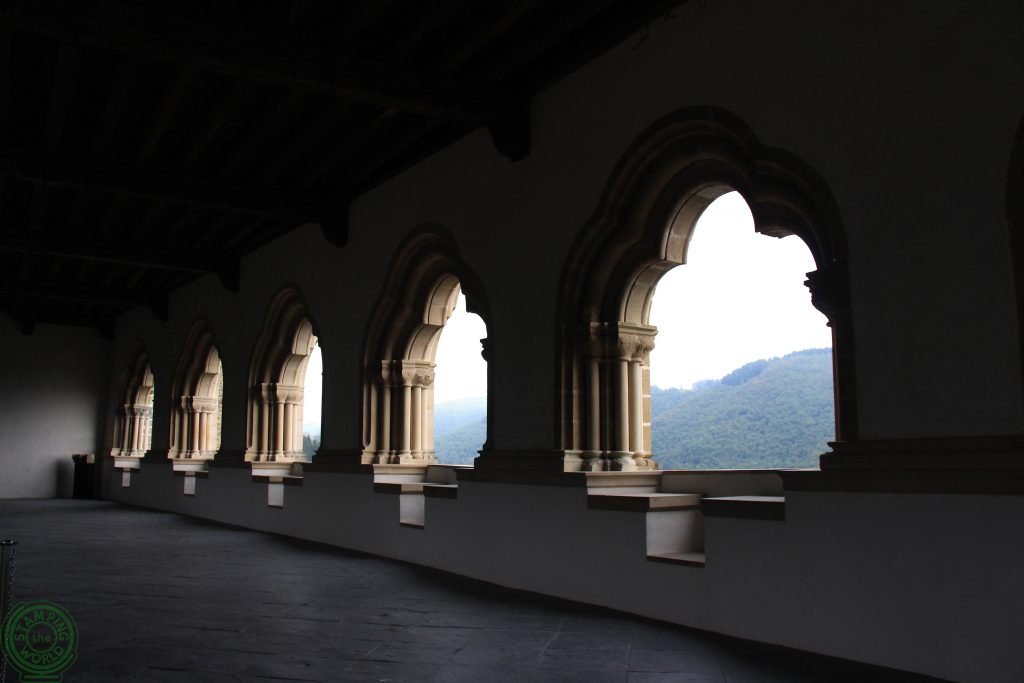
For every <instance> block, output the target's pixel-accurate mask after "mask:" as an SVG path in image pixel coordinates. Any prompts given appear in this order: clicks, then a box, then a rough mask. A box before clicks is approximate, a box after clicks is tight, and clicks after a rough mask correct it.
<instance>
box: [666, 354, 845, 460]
mask: <svg viewBox="0 0 1024 683" xmlns="http://www.w3.org/2000/svg"><path fill="white" fill-rule="evenodd" d="M666 405H668V406H669V407H667V408H666V407H665V406H666ZM651 407H652V413H653V414H654V418H653V422H652V438H653V442H654V443H653V450H654V457H655V459H656V460H657V462H658V465H659V467H661V468H662V469H713V468H730V469H731V468H764V467H815V466H817V464H818V460H817V456H818V455H819V454H820V453H822V452H824V451H825V450H827V448H828V447H827V442H828V441H831V440H832V439H834V438H835V421H834V417H833V414H834V413H833V411H834V407H833V398H832V352H831V350H830V349H810V350H807V351H797V352H795V353H791V354H789V355H786V356H783V357H782V358H772V359H769V360H759V361H755V362H753V363H748V364H747V365H744V366H743V367H741V368H738V369H737V370H734V371H733V372H731V373H729V374H728V375H726V376H725V377H723V378H722V379H721V380H720V381H718V382H715V383H710V384H708V383H704V384H702V385H700V386H699V387H698V388H696V389H694V390H692V391H684V390H680V389H670V390H660V389H655V390H652V394H651Z"/></svg>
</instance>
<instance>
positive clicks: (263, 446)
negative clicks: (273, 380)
mask: <svg viewBox="0 0 1024 683" xmlns="http://www.w3.org/2000/svg"><path fill="white" fill-rule="evenodd" d="M258 414H259V430H260V431H259V436H258V440H257V442H256V453H257V455H266V454H267V453H268V452H269V451H270V402H269V401H268V399H267V390H266V388H265V387H264V388H263V389H262V391H261V394H260V405H259V409H258Z"/></svg>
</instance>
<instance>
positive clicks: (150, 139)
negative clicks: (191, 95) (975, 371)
mask: <svg viewBox="0 0 1024 683" xmlns="http://www.w3.org/2000/svg"><path fill="white" fill-rule="evenodd" d="M195 74H196V70H195V68H193V67H191V66H184V67H182V68H180V69H178V73H177V74H175V76H174V80H173V82H172V83H171V86H170V88H168V89H167V92H166V93H164V96H163V99H162V100H161V102H160V108H159V110H158V112H157V115H156V119H155V120H154V121H153V123H152V124H151V125H150V127H149V133H148V134H147V135H146V138H145V140H143V141H142V145H141V146H140V147H139V163H142V164H146V163H148V162H149V160H150V159H151V158H152V157H153V153H154V152H155V151H156V148H157V145H159V144H160V140H161V139H163V136H164V133H166V132H167V126H168V125H169V124H170V122H171V119H172V118H174V114H175V112H176V111H178V107H179V106H180V105H181V101H182V99H184V97H185V93H186V92H187V91H188V88H189V86H190V85H192V79H193V78H195Z"/></svg>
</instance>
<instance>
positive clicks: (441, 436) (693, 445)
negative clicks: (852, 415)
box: [435, 349, 835, 469]
mask: <svg viewBox="0 0 1024 683" xmlns="http://www.w3.org/2000/svg"><path fill="white" fill-rule="evenodd" d="M651 414H652V419H653V440H654V444H653V450H654V457H655V459H656V460H657V462H658V465H659V466H660V467H661V468H662V469H719V468H725V469H732V468H754V469H758V468H767V467H814V466H816V465H817V463H818V460H817V456H818V454H820V453H822V452H823V451H825V450H826V449H827V442H828V441H830V440H832V439H833V438H834V436H835V426H834V419H833V399H832V352H831V350H830V349H809V350H806V351H796V352H794V353H791V354H788V355H786V356H783V357H782V358H771V359H762V360H758V361H754V362H753V363H747V364H746V365H744V366H743V367H741V368H737V369H736V370H734V371H732V372H731V373H729V374H728V375H726V376H725V377H723V378H721V379H720V380H707V381H703V382H698V383H697V384H696V385H695V388H694V389H659V388H657V387H655V388H654V389H652V391H651ZM436 425H437V426H436V437H435V448H436V451H437V456H438V460H439V461H440V462H442V463H449V464H459V465H471V464H473V458H475V457H476V455H477V453H476V452H477V451H478V450H479V449H480V447H481V446H482V445H483V442H484V438H485V434H486V400H485V399H483V398H473V399H463V400H461V401H452V402H450V403H444V404H440V405H438V406H437V407H436Z"/></svg>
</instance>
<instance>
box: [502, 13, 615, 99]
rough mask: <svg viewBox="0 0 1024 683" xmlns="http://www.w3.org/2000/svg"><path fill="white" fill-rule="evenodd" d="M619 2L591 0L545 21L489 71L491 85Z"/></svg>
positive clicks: (505, 52)
mask: <svg viewBox="0 0 1024 683" xmlns="http://www.w3.org/2000/svg"><path fill="white" fill-rule="evenodd" d="M617 1H618V0H592V1H591V2H581V3H576V4H573V5H572V10H571V11H569V12H567V13H566V14H564V15H562V16H561V17H559V18H557V19H552V20H551V21H547V22H545V23H544V24H543V26H542V27H540V28H539V29H538V30H536V31H533V32H531V33H530V35H529V36H528V37H527V39H526V40H524V41H522V42H520V43H519V44H517V45H515V47H514V48H513V49H509V50H505V51H504V52H503V57H502V58H500V59H499V60H498V61H497V62H496V63H495V64H492V65H491V66H490V68H489V69H488V71H487V80H488V82H491V83H497V82H500V81H501V80H502V79H504V78H505V77H506V76H508V75H509V74H511V73H512V72H514V71H516V70H517V69H520V68H523V67H524V66H526V65H528V64H529V63H530V62H531V61H533V60H534V59H536V58H537V57H538V56H540V55H541V54H543V53H544V51H545V50H548V49H550V48H551V47H552V46H553V45H555V44H556V43H557V42H558V41H559V40H562V39H564V38H565V37H566V36H567V35H569V34H571V33H572V32H573V31H575V30H577V29H579V28H580V27H581V26H583V25H584V24H586V23H587V22H588V21H590V20H591V19H593V18H595V17H596V16H597V15H599V14H600V13H601V12H603V11H605V10H607V9H608V8H609V7H611V6H612V5H614V4H615V3H616V2H617Z"/></svg>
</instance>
